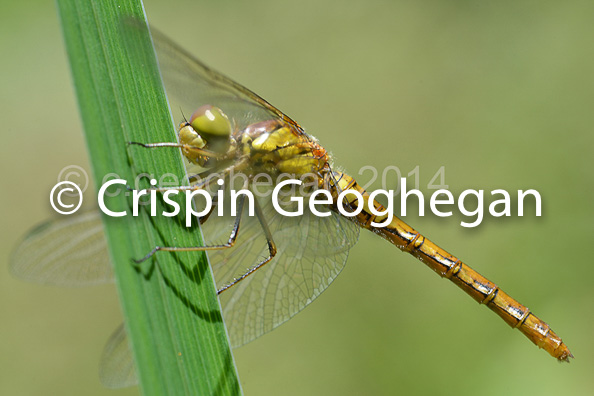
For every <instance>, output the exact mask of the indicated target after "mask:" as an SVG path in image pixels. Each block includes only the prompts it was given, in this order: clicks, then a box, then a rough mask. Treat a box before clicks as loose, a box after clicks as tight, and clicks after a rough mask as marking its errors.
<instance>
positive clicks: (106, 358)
mask: <svg viewBox="0 0 594 396" xmlns="http://www.w3.org/2000/svg"><path fill="white" fill-rule="evenodd" d="M99 379H100V380H101V383H102V384H103V386H105V387H107V388H111V389H116V388H126V387H128V386H134V385H136V384H138V379H137V378H136V371H135V369H134V360H133V358H132V349H130V344H129V343H128V336H127V335H126V329H125V328H124V324H123V323H122V324H121V325H120V326H119V327H118V328H117V329H116V330H115V331H114V332H113V334H112V335H111V336H110V337H109V340H107V344H106V345H105V348H104V349H103V354H102V356H101V362H100V363H99Z"/></svg>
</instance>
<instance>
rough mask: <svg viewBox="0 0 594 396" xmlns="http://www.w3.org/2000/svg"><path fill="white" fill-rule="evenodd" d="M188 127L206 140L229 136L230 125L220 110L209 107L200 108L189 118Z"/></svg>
mask: <svg viewBox="0 0 594 396" xmlns="http://www.w3.org/2000/svg"><path fill="white" fill-rule="evenodd" d="M190 125H192V128H194V130H195V131H196V132H198V134H200V135H201V136H203V137H204V138H205V139H206V140H210V139H217V138H225V139H228V138H229V136H230V135H231V123H230V122H229V119H228V118H227V116H226V115H225V113H223V111H222V110H221V109H219V108H218V107H215V106H211V105H204V106H200V107H199V108H198V110H196V111H195V112H194V114H192V117H190Z"/></svg>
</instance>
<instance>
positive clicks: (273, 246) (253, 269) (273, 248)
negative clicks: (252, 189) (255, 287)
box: [217, 195, 276, 294]
mask: <svg viewBox="0 0 594 396" xmlns="http://www.w3.org/2000/svg"><path fill="white" fill-rule="evenodd" d="M242 196H243V195H242ZM254 208H255V209H256V217H257V218H258V221H259V222H260V225H261V226H262V230H263V231H264V235H265V236H266V242H267V243H268V253H269V254H268V257H266V258H265V259H264V260H262V261H260V262H259V263H258V264H256V265H255V266H253V267H251V268H250V269H249V270H247V272H246V273H244V274H243V275H241V276H240V277H239V278H235V279H233V281H232V282H231V283H228V284H226V285H225V286H223V287H222V288H220V289H219V290H217V294H221V293H222V292H224V291H225V290H228V289H230V288H231V287H233V286H235V285H236V284H238V283H239V282H241V281H242V280H244V279H245V278H247V277H248V276H250V275H252V274H253V273H254V272H256V271H257V270H259V269H260V268H262V267H263V266H264V265H266V264H267V263H269V262H270V260H272V258H273V257H274V256H276V244H275V243H274V240H273V239H272V233H271V232H270V229H269V228H268V223H267V222H266V219H265V218H264V213H263V212H262V208H261V207H260V204H259V202H258V200H257V199H254Z"/></svg>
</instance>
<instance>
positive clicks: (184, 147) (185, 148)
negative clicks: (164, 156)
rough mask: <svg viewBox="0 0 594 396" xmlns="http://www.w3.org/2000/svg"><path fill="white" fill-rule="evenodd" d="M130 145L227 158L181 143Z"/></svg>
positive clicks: (132, 143) (134, 143)
mask: <svg viewBox="0 0 594 396" xmlns="http://www.w3.org/2000/svg"><path fill="white" fill-rule="evenodd" d="M128 144H131V145H137V146H141V147H144V148H161V147H174V148H176V147H177V148H182V149H184V150H188V151H191V152H194V153H196V154H199V155H203V156H205V157H209V158H223V157H224V156H225V155H224V154H220V153H216V152H214V151H210V150H205V149H201V148H198V147H196V146H191V145H189V144H179V143H169V142H165V143H140V142H128Z"/></svg>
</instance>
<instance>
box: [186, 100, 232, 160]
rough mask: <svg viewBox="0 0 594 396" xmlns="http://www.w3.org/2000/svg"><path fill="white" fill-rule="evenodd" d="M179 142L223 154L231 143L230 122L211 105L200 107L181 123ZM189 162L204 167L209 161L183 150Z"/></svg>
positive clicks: (221, 112)
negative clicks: (187, 119)
mask: <svg viewBox="0 0 594 396" xmlns="http://www.w3.org/2000/svg"><path fill="white" fill-rule="evenodd" d="M179 142H180V143H181V144H186V145H189V146H193V147H196V148H201V149H205V150H209V151H214V152H216V153H219V154H224V153H226V152H227V151H228V150H229V146H230V143H231V122H230V121H229V119H228V118H227V116H226V115H225V113H223V111H222V110H221V109H219V108H218V107H215V106H211V105H204V106H200V107H199V108H198V109H197V110H196V111H195V112H194V113H193V114H192V116H191V117H190V120H189V122H188V121H186V122H183V123H182V124H181V125H180V130H179ZM184 155H185V156H186V157H187V158H188V160H190V162H192V163H195V164H198V165H200V166H205V165H206V164H207V162H208V160H209V158H206V157H205V156H203V155H200V154H196V153H195V152H192V151H191V150H184Z"/></svg>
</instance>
